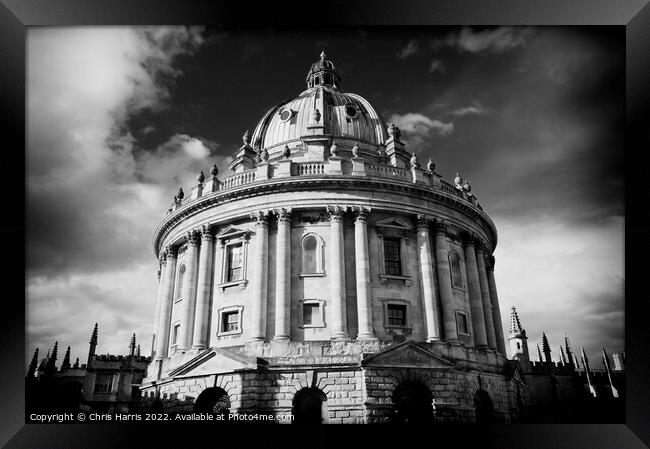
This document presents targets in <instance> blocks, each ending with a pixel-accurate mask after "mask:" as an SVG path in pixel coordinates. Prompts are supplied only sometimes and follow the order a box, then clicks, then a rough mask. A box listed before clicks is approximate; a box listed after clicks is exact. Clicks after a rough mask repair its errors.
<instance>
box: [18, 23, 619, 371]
mask: <svg viewBox="0 0 650 449" xmlns="http://www.w3.org/2000/svg"><path fill="white" fill-rule="evenodd" d="M624 38H625V35H624V29H623V28H622V27H618V28H615V29H612V28H604V27H596V28H567V27H555V28H519V27H514V28H511V27H499V28H469V27H456V28H450V27H429V28H394V29H390V28H367V29H352V28H345V29H313V28H312V29H310V30H309V31H305V30H301V29H288V30H283V31H277V30H275V31H273V30H247V29H237V30H229V29H206V28H202V27H192V28H186V27H162V28H161V27H156V28H125V27H119V28H118V27H80V28H30V29H29V31H28V41H27V42H28V48H27V50H28V67H27V70H28V84H27V89H28V99H27V106H28V113H27V121H28V129H27V131H28V150H27V209H28V229H27V257H28V262H27V269H26V276H25V288H26V300H27V307H26V308H27V316H26V321H27V339H26V348H25V350H26V357H27V360H29V359H30V358H31V354H32V352H33V351H34V348H35V347H38V348H39V349H40V351H41V353H42V354H43V353H45V352H46V351H47V350H48V348H50V347H51V346H52V344H53V343H54V341H55V340H58V341H59V346H60V347H63V348H65V347H67V346H68V345H70V346H72V356H73V360H74V358H75V357H79V358H80V361H81V363H85V359H86V355H87V351H88V339H89V337H90V333H91V330H92V327H93V325H94V323H95V322H99V327H100V339H99V347H98V351H99V352H101V353H107V352H111V353H120V354H122V353H125V352H126V351H127V347H128V343H129V338H130V335H131V333H136V334H137V338H138V343H140V344H141V345H142V351H143V353H144V354H149V351H150V346H151V332H152V326H153V314H154V308H155V296H156V289H157V281H156V271H157V261H156V259H155V258H154V254H153V250H152V247H151V240H152V235H153V231H154V229H155V227H156V226H157V224H158V223H159V221H160V220H161V219H162V218H163V216H164V213H165V211H166V209H167V207H168V205H169V203H170V201H171V198H172V196H173V195H174V193H175V191H176V190H177V189H178V186H180V185H182V186H184V187H188V186H190V185H191V184H192V183H194V178H195V177H196V174H197V173H198V171H199V170H204V171H205V172H206V173H207V171H208V170H209V167H210V166H211V165H212V164H213V163H217V164H218V165H219V167H220V168H221V170H220V172H221V173H222V174H225V173H226V169H225V165H226V164H227V162H228V158H229V157H230V155H231V154H233V152H234V150H235V149H236V148H237V146H238V145H240V144H241V136H242V134H243V132H244V131H245V130H246V129H250V130H252V129H253V128H254V127H255V125H256V123H257V121H258V120H259V119H260V118H261V116H262V114H263V113H264V112H265V111H266V110H267V109H268V108H269V107H270V106H272V105H274V104H277V103H279V102H280V101H283V100H286V99H289V98H292V97H294V96H296V95H297V94H298V93H300V92H301V91H302V90H304V88H305V84H304V79H305V75H306V73H307V70H308V68H309V65H310V64H311V63H312V62H313V61H314V60H316V59H317V57H318V54H319V53H320V51H321V50H322V49H323V48H324V49H326V51H327V53H328V56H329V57H330V58H331V59H332V60H334V62H335V63H337V64H338V66H339V67H340V70H341V72H342V78H343V80H342V88H343V90H344V91H348V92H354V93H357V94H360V95H362V96H364V97H365V98H367V99H368V100H369V101H370V102H371V103H372V104H373V105H374V106H375V107H376V108H377V109H378V110H379V111H380V112H381V113H382V114H383V116H384V118H385V119H386V120H387V121H389V122H395V123H396V124H398V126H400V128H401V129H402V131H403V133H402V137H403V140H404V141H405V142H406V143H407V145H408V148H409V149H411V150H413V151H416V152H417V153H418V154H419V156H420V159H421V160H423V161H427V160H428V159H429V157H431V158H432V159H433V161H434V162H436V164H437V167H438V168H437V171H439V172H440V173H442V174H443V176H444V178H445V179H447V180H448V181H451V180H452V179H453V177H454V176H455V173H456V172H460V173H461V175H462V176H463V177H465V178H466V179H468V180H469V181H470V182H471V184H472V187H473V192H474V193H476V195H477V197H478V198H479V201H480V202H481V204H482V206H483V208H484V210H485V211H486V212H487V213H488V214H489V215H490V216H491V217H492V219H493V220H494V222H495V224H496V226H497V229H498V232H499V243H498V247H497V250H496V252H495V256H496V259H497V265H496V272H495V274H496V278H497V284H498V288H499V297H500V302H501V313H502V316H503V322H504V326H506V335H507V326H508V324H509V315H510V307H511V306H513V305H515V306H516V307H517V309H518V311H519V314H520V317H521V319H522V323H523V325H524V327H525V328H526V330H527V332H528V336H529V346H530V350H531V354H534V353H535V343H536V342H537V341H541V333H542V331H545V332H546V334H547V336H548V337H549V340H550V342H551V346H552V348H551V349H552V350H553V356H554V358H555V357H557V355H558V352H559V349H558V346H559V345H560V343H561V341H562V339H563V338H564V335H565V332H566V333H567V334H568V336H569V338H570V339H571V341H572V343H573V345H574V347H575V346H579V345H584V346H585V349H586V350H587V351H588V353H589V354H590V355H591V359H592V360H593V363H592V366H593V367H595V368H600V367H601V362H600V361H599V356H598V354H597V351H599V350H600V346H601V345H605V346H606V347H607V348H608V350H609V351H610V352H617V351H622V350H624V341H623V334H624V314H623V308H624V258H623V257H624V246H623V239H624V234H623V231H624V206H623V204H624V203H623V181H624V179H623V169H622V149H623V126H624V53H623V48H624V47H623V45H624ZM63 350H64V349H63ZM63 350H62V351H63ZM62 351H61V352H62ZM61 352H60V354H61Z"/></svg>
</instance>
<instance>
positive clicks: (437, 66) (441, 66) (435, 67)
mask: <svg viewBox="0 0 650 449" xmlns="http://www.w3.org/2000/svg"><path fill="white" fill-rule="evenodd" d="M446 70H447V69H446V67H445V63H444V61H443V60H442V59H434V60H433V61H431V64H429V73H436V72H440V73H445V71H446Z"/></svg>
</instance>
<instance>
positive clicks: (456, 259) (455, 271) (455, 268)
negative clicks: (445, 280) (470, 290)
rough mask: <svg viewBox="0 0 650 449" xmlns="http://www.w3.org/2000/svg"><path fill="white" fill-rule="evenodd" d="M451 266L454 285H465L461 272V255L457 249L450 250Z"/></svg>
mask: <svg viewBox="0 0 650 449" xmlns="http://www.w3.org/2000/svg"><path fill="white" fill-rule="evenodd" d="M449 266H450V267H451V285H452V287H459V288H462V287H463V275H462V274H461V272H460V256H459V255H458V253H457V252H456V251H450V252H449Z"/></svg>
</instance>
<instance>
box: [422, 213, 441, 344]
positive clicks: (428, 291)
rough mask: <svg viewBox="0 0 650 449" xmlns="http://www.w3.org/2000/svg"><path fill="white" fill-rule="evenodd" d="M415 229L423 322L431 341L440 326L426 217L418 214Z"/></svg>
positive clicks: (434, 338)
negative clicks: (416, 232) (416, 233)
mask: <svg viewBox="0 0 650 449" xmlns="http://www.w3.org/2000/svg"><path fill="white" fill-rule="evenodd" d="M417 231H418V237H417V245H418V259H419V261H420V275H421V278H422V302H423V306H424V307H423V308H424V321H425V323H424V324H425V327H426V330H427V341H428V342H431V341H437V340H440V326H439V324H438V295H437V294H436V284H435V280H434V277H433V258H432V257H431V243H430V242H431V240H430V236H429V220H428V219H427V218H425V217H422V216H418V226H417Z"/></svg>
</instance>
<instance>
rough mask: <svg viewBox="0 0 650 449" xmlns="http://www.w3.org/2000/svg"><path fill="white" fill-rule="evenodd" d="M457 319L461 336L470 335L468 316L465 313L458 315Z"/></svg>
mask: <svg viewBox="0 0 650 449" xmlns="http://www.w3.org/2000/svg"><path fill="white" fill-rule="evenodd" d="M456 319H457V320H458V332H459V333H461V334H469V328H468V323H467V315H465V314H464V313H456Z"/></svg>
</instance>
